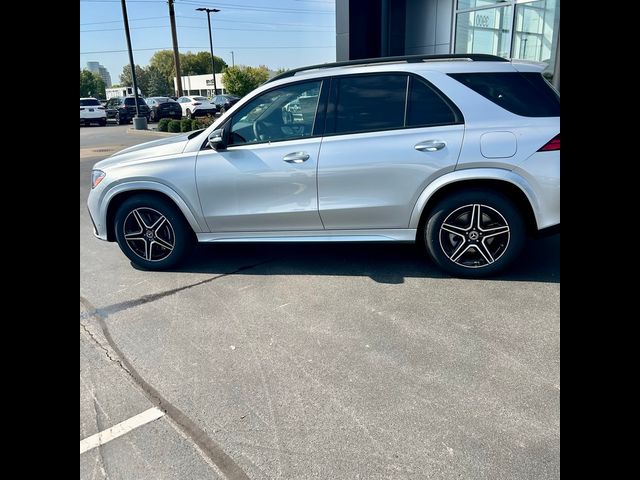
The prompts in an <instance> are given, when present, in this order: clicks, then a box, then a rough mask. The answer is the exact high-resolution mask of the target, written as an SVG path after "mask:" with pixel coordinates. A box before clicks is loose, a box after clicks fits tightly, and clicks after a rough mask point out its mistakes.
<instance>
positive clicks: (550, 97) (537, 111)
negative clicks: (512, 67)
mask: <svg viewBox="0 0 640 480" xmlns="http://www.w3.org/2000/svg"><path fill="white" fill-rule="evenodd" d="M449 76H450V77H451V78H454V79H455V80H457V81H459V82H460V83H462V84H463V85H465V86H467V87H469V88H470V89H471V90H473V91H474V92H476V93H478V94H480V95H482V96H483V97H485V98H487V99H489V100H491V101H492V102H493V103H495V104H496V105H499V106H500V107H502V108H504V109H505V110H508V111H509V112H511V113H515V114H516V115H521V116H523V117H559V116H560V97H559V96H558V94H557V93H556V92H555V91H554V90H553V88H551V86H550V85H549V84H548V83H547V81H546V80H545V79H544V78H543V77H542V75H541V74H540V73H534V72H490V73H486V72H485V73H450V74H449Z"/></svg>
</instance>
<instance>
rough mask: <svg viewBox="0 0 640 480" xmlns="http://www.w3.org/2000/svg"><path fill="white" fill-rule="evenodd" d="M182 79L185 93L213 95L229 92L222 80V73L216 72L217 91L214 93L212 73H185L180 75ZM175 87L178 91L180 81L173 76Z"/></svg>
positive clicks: (204, 95)
mask: <svg viewBox="0 0 640 480" xmlns="http://www.w3.org/2000/svg"><path fill="white" fill-rule="evenodd" d="M180 78H181V80H182V92H183V93H184V94H185V95H202V96H203V97H211V96H213V95H220V94H223V93H227V92H226V90H225V89H224V83H223V82H222V74H221V73H216V87H217V90H218V91H217V93H213V77H212V76H211V74H210V73H207V74H204V75H184V76H182V77H180ZM173 87H174V89H175V91H176V92H177V91H178V82H177V81H176V77H173Z"/></svg>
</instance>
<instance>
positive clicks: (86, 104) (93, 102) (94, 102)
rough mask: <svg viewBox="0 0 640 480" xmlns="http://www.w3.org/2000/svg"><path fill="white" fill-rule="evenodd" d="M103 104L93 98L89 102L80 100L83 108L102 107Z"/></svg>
mask: <svg viewBox="0 0 640 480" xmlns="http://www.w3.org/2000/svg"><path fill="white" fill-rule="evenodd" d="M101 105H102V104H101V103H100V102H99V101H98V100H95V99H93V98H89V99H87V100H80V106H81V107H93V106H97V107H99V106H101Z"/></svg>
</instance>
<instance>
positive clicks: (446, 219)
mask: <svg viewBox="0 0 640 480" xmlns="http://www.w3.org/2000/svg"><path fill="white" fill-rule="evenodd" d="M425 60H426V61H425ZM542 68H543V66H541V65H540V64H534V63H527V62H522V61H516V60H514V61H508V60H505V59H503V58H501V57H496V56H493V55H481V54H465V55H461V54H458V55H453V54H452V55H431V56H430V55H418V56H408V57H402V58H399V57H392V58H390V59H388V60H386V61H385V59H384V58H382V59H381V58H376V59H365V60H353V61H350V62H340V63H338V64H321V65H314V66H311V67H307V68H299V69H294V70H289V71H287V72H285V73H283V74H281V75H279V76H277V77H275V78H272V79H271V80H269V81H268V82H266V83H265V84H263V85H262V86H260V87H258V88H257V89H256V90H254V91H253V92H251V93H250V94H249V95H247V96H246V97H244V98H243V99H242V100H240V102H239V103H238V105H236V106H235V107H234V112H233V114H231V115H230V114H229V113H227V115H226V116H223V117H220V118H219V119H218V120H217V121H216V122H214V123H213V124H212V125H211V126H210V127H208V128H206V129H204V130H201V131H197V132H190V133H187V134H184V135H179V136H174V137H171V138H167V139H162V140H157V141H153V142H149V143H146V144H142V145H136V146H134V147H130V148H127V149H124V150H122V151H120V152H119V153H117V154H114V155H112V156H111V157H109V158H107V159H105V160H103V161H101V162H98V163H97V164H96V165H95V166H94V169H93V172H92V185H91V186H92V190H91V193H90V194H89V199H88V207H89V212H90V214H91V218H92V220H93V224H94V233H95V235H96V236H97V237H98V238H100V239H102V240H108V241H117V242H118V244H119V246H120V248H121V249H122V251H123V252H124V254H125V255H126V256H127V257H128V258H129V259H130V260H131V261H132V262H133V263H134V264H136V265H138V266H140V267H143V268H146V269H165V268H169V267H171V266H174V265H176V264H178V263H179V262H180V261H181V260H182V259H183V258H185V255H187V253H188V251H189V249H190V248H191V246H192V245H193V243H194V241H199V242H206V243H215V242H229V241H234V242H271V241H293V242H307V241H327V240H328V241H334V242H335V241H338V242H353V241H357V242H363V241H393V242H416V243H418V244H420V245H422V246H424V247H425V250H426V251H427V252H428V254H429V256H430V257H431V259H432V260H433V261H434V262H435V263H436V264H437V265H439V266H440V267H441V268H442V269H443V270H445V271H447V272H448V273H450V274H453V275H456V276H463V277H482V276H486V275H491V274H494V273H496V272H498V271H500V270H501V269H503V268H505V267H506V266H507V265H509V264H510V263H511V262H513V261H514V260H515V259H516V258H517V256H518V253H519V252H520V250H521V247H522V246H523V244H524V241H525V239H526V237H527V236H528V235H531V234H537V235H540V234H542V233H549V232H552V231H555V230H556V229H558V228H559V225H560V97H559V94H558V93H557V92H556V91H555V90H554V89H553V88H552V87H551V85H550V84H549V83H548V82H547V81H546V80H544V78H543V77H542V75H541V71H542ZM313 97H317V98H313ZM296 100H297V105H298V106H297V107H296V108H294V107H293V106H294V105H296V103H295V101H296ZM301 100H302V102H301ZM292 102H294V103H292ZM287 105H289V108H290V109H291V110H296V112H295V113H296V117H295V118H294V116H293V115H292V113H291V112H289V111H287V110H286V109H285V107H287ZM310 105H314V106H313V108H310ZM321 145H322V148H320V146H321Z"/></svg>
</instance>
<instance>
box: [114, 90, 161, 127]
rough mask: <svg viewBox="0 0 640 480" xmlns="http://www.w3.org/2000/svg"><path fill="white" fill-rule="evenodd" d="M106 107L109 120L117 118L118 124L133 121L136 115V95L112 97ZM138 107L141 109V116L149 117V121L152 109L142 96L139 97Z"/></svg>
mask: <svg viewBox="0 0 640 480" xmlns="http://www.w3.org/2000/svg"><path fill="white" fill-rule="evenodd" d="M105 107H106V109H107V120H115V121H116V122H117V123H118V125H122V124H124V123H131V121H132V119H133V117H135V116H136V101H135V97H114V98H110V99H109V100H108V101H107V104H106V105H105ZM138 109H139V110H140V116H143V117H147V121H149V115H150V114H151V110H150V109H149V106H148V105H147V104H146V103H145V101H144V100H143V99H142V97H138Z"/></svg>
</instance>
